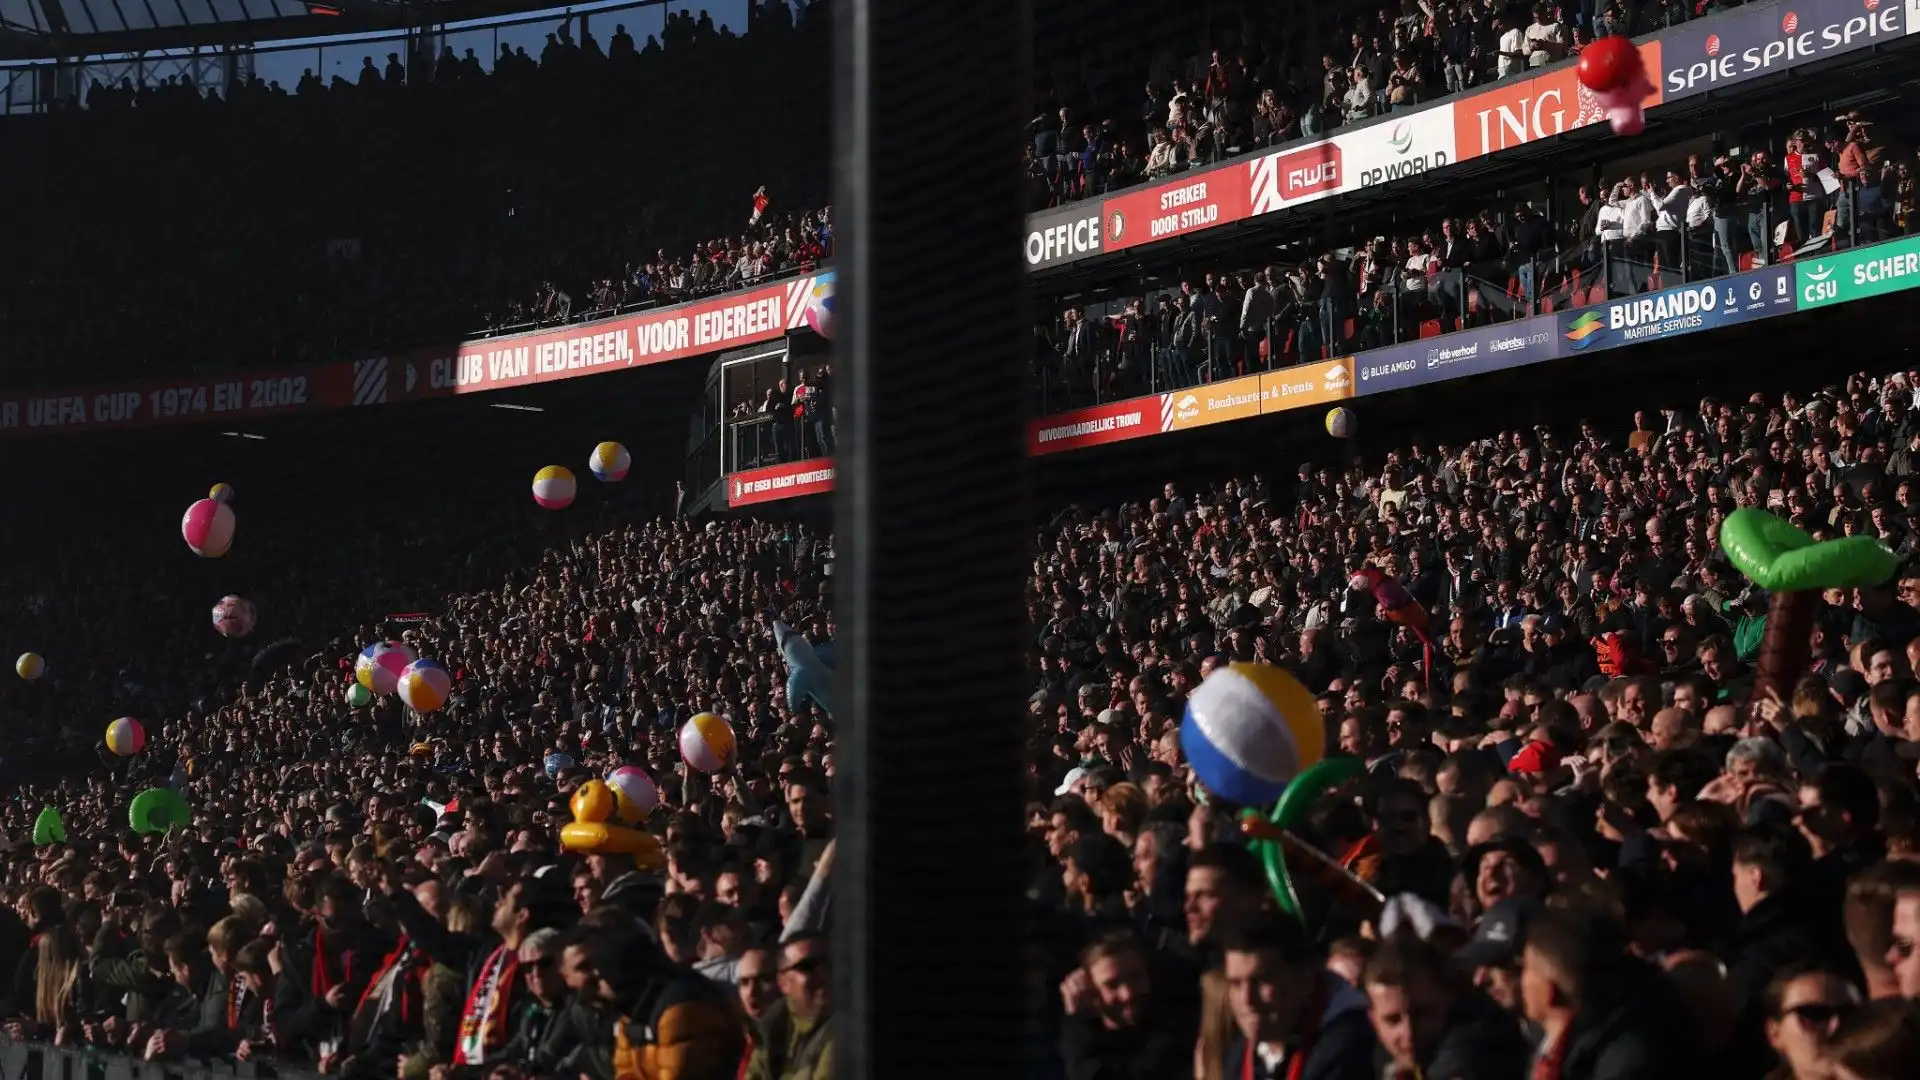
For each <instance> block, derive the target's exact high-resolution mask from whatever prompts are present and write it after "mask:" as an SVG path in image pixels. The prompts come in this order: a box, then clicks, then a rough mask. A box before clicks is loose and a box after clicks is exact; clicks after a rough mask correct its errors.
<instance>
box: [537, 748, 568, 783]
mask: <svg viewBox="0 0 1920 1080" xmlns="http://www.w3.org/2000/svg"><path fill="white" fill-rule="evenodd" d="M542 764H544V765H546V767H547V775H548V776H550V777H551V776H559V775H560V773H561V771H562V770H565V769H571V768H573V756H572V755H570V754H563V753H561V752H560V751H558V750H555V751H554V752H553V753H551V754H548V755H547V759H546V761H545V762H543V763H542Z"/></svg>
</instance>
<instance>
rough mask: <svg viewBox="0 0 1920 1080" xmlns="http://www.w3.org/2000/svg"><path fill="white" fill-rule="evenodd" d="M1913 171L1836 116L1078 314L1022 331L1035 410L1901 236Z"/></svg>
mask: <svg viewBox="0 0 1920 1080" xmlns="http://www.w3.org/2000/svg"><path fill="white" fill-rule="evenodd" d="M1914 169H1915V161H1914V158H1913V154H1912V151H1911V150H1909V149H1905V148H1904V146H1903V144H1902V142H1901V141H1900V140H1898V139H1897V138H1890V137H1889V136H1888V135H1886V134H1883V133H1882V131H1881V125H1880V124H1878V123H1876V122H1875V120H1874V119H1873V118H1872V117H1871V116H1869V115H1867V114H1865V113H1863V112H1861V111H1859V110H1851V111H1849V112H1846V113H1843V114H1841V115H1838V116H1835V117H1832V118H1831V121H1830V122H1827V123H1821V124H1811V125H1805V126H1800V127H1795V128H1792V129H1790V130H1789V131H1788V132H1787V134H1786V137H1785V138H1784V139H1783V140H1782V144H1781V147H1780V149H1779V152H1777V153H1776V152H1775V151H1774V150H1772V149H1770V148H1767V147H1760V148H1754V149H1751V150H1749V151H1747V152H1746V153H1744V154H1743V155H1741V156H1740V157H1738V158H1735V157H1734V156H1731V155H1729V154H1715V155H1709V154H1692V155H1688V156H1687V157H1686V158H1685V159H1684V161H1682V160H1675V161H1674V162H1673V163H1672V164H1671V166H1670V167H1669V168H1667V169H1666V170H1665V171H1657V170H1653V171H1647V172H1643V173H1639V174H1635V175H1626V176H1619V177H1615V178H1607V179H1600V180H1596V181H1595V182H1593V183H1590V184H1582V185H1579V186H1578V187H1577V188H1576V189H1575V190H1574V192H1573V198H1572V199H1570V200H1566V201H1565V204H1564V205H1563V206H1562V207H1560V208H1559V210H1560V212H1559V214H1558V215H1557V217H1558V219H1557V220H1556V218H1555V217H1554V216H1549V213H1548V210H1549V206H1548V205H1547V204H1546V203H1545V201H1544V200H1521V201H1517V202H1515V203H1513V204H1512V205H1511V206H1510V207H1501V208H1496V207H1486V208H1484V209H1481V210H1480V211H1479V212H1478V213H1476V214H1461V215H1458V216H1449V217H1444V218H1441V219H1440V220H1439V221H1438V222H1437V224H1435V225H1433V226H1431V227H1428V228H1425V229H1422V230H1420V231H1419V232H1416V233H1407V234H1403V235H1395V236H1392V237H1388V236H1384V235H1382V236H1375V237H1372V238H1370V239H1363V240H1359V241H1357V242H1355V243H1353V244H1351V245H1349V246H1347V247H1343V248H1338V249H1335V250H1331V251H1326V252H1324V253H1322V254H1320V255H1319V256H1317V257H1315V258H1309V259H1304V260H1302V261H1300V262H1299V263H1296V264H1295V265H1293V266H1290V267H1288V266H1278V265H1269V266H1265V267H1260V268H1254V269H1248V270H1241V271H1238V272H1224V271H1222V272H1205V273H1202V274H1195V275H1192V276H1190V277H1188V278H1186V279H1184V280H1182V281H1181V282H1180V284H1179V286H1178V288H1177V290H1169V291H1165V292H1161V293H1158V294H1155V295H1151V296H1125V297H1124V298H1122V299H1115V300H1110V301H1106V302H1104V303H1102V304H1099V305H1084V304H1083V305H1077V306H1075V307H1073V308H1070V309H1067V310H1064V311H1062V312H1060V313H1059V315H1058V321H1057V322H1053V323H1050V324H1047V325H1043V326H1041V327H1039V328H1037V330H1036V333H1035V352H1034V357H1033V362H1032V384H1033V386H1034V389H1035V393H1036V397H1037V398H1038V401H1037V405H1038V407H1039V408H1040V409H1041V410H1043V411H1052V410H1055V409H1058V408H1063V407H1069V406H1071V405H1074V404H1084V403H1088V402H1093V401H1110V400H1115V399H1118V398H1125V397H1131V396H1134V395H1137V394H1142V393H1148V392H1155V391H1162V390H1169V389H1177V388H1180V387H1187V386H1193V385H1197V384H1201V383H1208V382H1214V381H1218V380H1220V379H1225V378H1232V377H1234V376H1237V375H1244V374H1247V373H1248V372H1252V371H1260V370H1265V369H1267V368H1269V367H1279V366H1285V365H1288V364H1294V363H1309V362H1312V361H1315V360H1318V359H1320V358H1321V357H1322V356H1331V355H1340V354H1342V353H1346V352H1359V351H1364V350H1368V349H1378V348H1384V347H1386V346H1389V345H1392V344H1395V343H1397V342H1402V341H1408V340H1412V339H1414V338H1419V337H1433V336H1437V335H1439V334H1443V333H1449V332H1452V331H1455V330H1461V329H1466V328H1469V327H1474V326H1481V325H1486V324H1490V323H1496V322H1504V321H1508V320H1512V319H1518V318H1524V317H1526V316H1529V315H1533V314H1537V313H1540V312H1544V311H1555V310H1563V309H1566V308H1569V307H1579V306H1583V305H1586V304H1590V303H1599V302H1601V301H1603V300H1605V299H1608V298H1613V297H1621V296H1632V295H1636V294H1639V293H1644V292H1648V291H1650V290H1654V289H1660V288H1665V287H1668V286H1672V285H1676V284H1680V283H1683V282H1687V281H1700V280H1705V279H1708V278H1713V277H1720V276H1723V275H1726V274H1730V273H1735V272H1737V271H1742V270H1747V269H1751V268H1753V267H1756V266H1765V265H1768V264H1770V263H1774V262H1778V261H1782V260H1787V259H1792V258H1794V257H1796V256H1801V255H1808V256H1810V255H1816V254H1825V253H1829V252H1831V251H1833V250H1836V249H1841V248H1847V247H1851V246H1855V245H1860V244H1870V243H1877V242H1879V241H1881V240H1886V239H1890V238H1893V237H1896V236H1909V235H1913V233H1914V232H1916V231H1920V184H1916V182H1915V172H1914ZM1123 295H1124V294H1123Z"/></svg>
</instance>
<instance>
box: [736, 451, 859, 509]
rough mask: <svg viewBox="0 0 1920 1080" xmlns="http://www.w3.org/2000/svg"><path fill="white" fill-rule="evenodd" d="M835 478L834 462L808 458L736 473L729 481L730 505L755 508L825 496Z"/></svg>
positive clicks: (831, 488)
mask: <svg viewBox="0 0 1920 1080" xmlns="http://www.w3.org/2000/svg"><path fill="white" fill-rule="evenodd" d="M833 476H834V471H833V459H832V458H809V459H807V460H806V461H790V462H788V463H786V464H785V465H769V466H767V467H766V468H763V469H748V470H746V471H745V472H737V473H734V474H733V475H732V476H729V477H727V505H728V506H752V505H754V504H755V503H769V502H778V501H780V500H781V499H797V498H800V497H801V496H802V495H822V494H825V493H826V492H829V491H832V490H833Z"/></svg>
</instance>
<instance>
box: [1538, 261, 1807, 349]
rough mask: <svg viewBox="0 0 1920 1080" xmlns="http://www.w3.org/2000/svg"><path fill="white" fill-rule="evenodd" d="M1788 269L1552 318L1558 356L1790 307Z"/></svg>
mask: <svg viewBox="0 0 1920 1080" xmlns="http://www.w3.org/2000/svg"><path fill="white" fill-rule="evenodd" d="M1795 306H1796V305H1795V303H1794V289H1793V267H1791V266H1769V267H1766V268H1765V269H1761V270H1752V271H1749V272H1747V273H1744V274H1736V275H1734V276H1733V277H1727V278H1719V279H1717V280H1714V281H1702V282H1700V283H1698V284H1694V285H1679V286H1675V287H1674V288H1671V289H1661V290H1660V291H1659V292H1651V293H1646V294H1644V295H1641V296H1628V297H1622V298H1621V299H1619V300H1610V301H1608V302H1606V303H1604V304H1595V305H1593V306H1592V307H1584V308H1577V309H1575V310H1573V311H1569V312H1566V313H1564V314H1562V315H1559V316H1557V318H1558V319H1559V320H1560V328H1559V333H1560V340H1561V346H1560V355H1562V356H1577V355H1579V354H1580V353H1585V352H1596V351H1599V350H1602V349H1617V348H1619V347H1621V346H1622V345H1638V344H1641V343H1643V342H1648V341H1659V340H1661V339H1663V338H1671V337H1680V336H1682V335H1685V334H1697V333H1699V332H1700V331H1702V330H1713V329H1717V328H1719V327H1722V326H1732V325H1734V324H1735V323H1743V322H1751V321H1752V320H1754V319H1764V318H1768V317H1769V316H1773V315H1786V314H1788V313H1790V312H1792V311H1793V310H1794V308H1795Z"/></svg>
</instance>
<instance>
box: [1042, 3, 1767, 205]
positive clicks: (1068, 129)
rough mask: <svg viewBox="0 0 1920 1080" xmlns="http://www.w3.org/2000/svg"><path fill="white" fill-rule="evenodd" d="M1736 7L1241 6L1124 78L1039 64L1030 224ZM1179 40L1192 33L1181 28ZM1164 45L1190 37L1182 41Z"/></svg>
mask: <svg viewBox="0 0 1920 1080" xmlns="http://www.w3.org/2000/svg"><path fill="white" fill-rule="evenodd" d="M1736 6H1739V5H1738V4H1736V3H1731V2H1726V0H1664V2H1653V3H1638V4H1636V3H1619V2H1611V3H1605V4H1593V5H1588V4H1578V3H1524V2H1520V3H1509V2H1493V0H1457V2H1452V0H1399V3H1397V4H1395V3H1386V4H1378V3H1373V2H1358V0H1355V2H1341V3H1333V4H1325V5H1311V6H1308V7H1306V8H1304V9H1303V8H1301V7H1299V6H1296V5H1248V6H1247V7H1246V8H1245V9H1244V10H1242V11H1241V12H1240V18H1239V19H1238V21H1237V22H1236V21H1235V20H1233V19H1232V18H1231V17H1230V15H1229V16H1228V17H1225V18H1221V19H1219V20H1218V24H1224V26H1225V27H1226V29H1225V30H1224V31H1222V32H1220V33H1219V34H1218V35H1217V36H1216V38H1215V39H1214V40H1211V41H1207V42H1202V43H1200V44H1201V48H1199V49H1198V50H1197V51H1193V52H1188V53H1183V54H1178V53H1176V54H1169V52H1168V50H1167V49H1166V48H1165V47H1164V45H1163V43H1164V41H1165V40H1166V38H1165V37H1161V36H1158V35H1152V34H1149V35H1144V36H1143V38H1142V41H1141V44H1140V47H1139V51H1141V52H1143V53H1145V54H1146V55H1145V56H1130V57H1129V58H1128V59H1129V60H1131V61H1134V62H1135V63H1134V64H1133V66H1132V67H1130V68H1123V69H1122V70H1125V71H1127V73H1128V74H1129V75H1133V76H1136V77H1137V75H1138V74H1139V73H1141V72H1150V74H1149V75H1148V78H1147V82H1146V89H1145V93H1144V100H1142V101H1141V103H1140V105H1139V106H1138V108H1137V109H1133V110H1132V111H1131V113H1130V112H1129V110H1128V107H1126V106H1123V105H1122V104H1121V103H1122V102H1123V101H1125V100H1126V97H1127V95H1129V94H1131V93H1134V92H1136V90H1135V88H1136V87H1137V86H1138V85H1139V83H1138V82H1134V83H1132V84H1131V85H1126V84H1125V83H1124V82H1123V81H1122V80H1121V79H1119V78H1118V77H1108V75H1107V73H1108V72H1109V71H1112V70H1114V67H1113V65H1112V62H1111V61H1109V60H1108V58H1106V57H1104V56H1101V55H1099V54H1094V55H1092V56H1089V58H1088V59H1087V60H1086V61H1084V62H1083V63H1082V64H1080V65H1079V66H1076V65H1075V64H1074V63H1073V60H1074V59H1075V58H1074V57H1071V56H1068V57H1053V56H1043V57H1042V58H1041V62H1040V70H1041V72H1042V73H1043V75H1044V76H1045V78H1044V79H1043V81H1042V84H1041V85H1040V86H1039V87H1038V88H1037V92H1036V94H1035V99H1036V100H1038V101H1041V102H1046V103H1048V104H1047V106H1046V107H1045V108H1044V109H1043V110H1041V111H1040V113H1039V114H1038V115H1037V116H1036V117H1035V118H1034V119H1033V120H1032V121H1031V122H1030V123H1029V125H1028V134H1029V136H1030V139H1029V145H1028V147H1027V150H1026V161H1025V166H1026V170H1027V175H1028V179H1029V184H1030V193H1029V200H1030V203H1031V204H1032V205H1031V208H1032V209H1035V210H1038V209H1042V208H1044V207H1048V206H1054V205H1058V204H1059V203H1062V202H1069V201H1072V200H1075V199H1083V198H1089V197H1092V196H1097V195H1102V194H1105V193H1108V192H1111V191H1115V190H1118V189H1120V188H1123V187H1127V186H1130V185H1132V184H1136V183H1140V182H1142V181H1148V180H1157V179H1160V178H1162V177H1165V176H1169V175H1172V174H1174V173H1177V172H1179V171H1181V170H1183V169H1188V168H1195V167H1199V166H1203V165H1210V164H1213V163H1214V162H1217V161H1221V160H1223V159H1226V158H1230V157H1233V156H1235V155H1237V154H1241V153H1246V152H1251V151H1253V150H1255V149H1257V148H1260V147H1265V146H1276V145H1279V144H1282V143H1287V142H1292V141H1294V140H1296V139H1308V138H1314V137H1317V136H1321V135H1325V134H1326V133H1328V132H1329V131H1332V130H1333V129H1335V128H1338V127H1340V126H1341V125H1342V124H1352V123H1359V122H1362V121H1365V120H1371V119H1373V118H1374V117H1377V116H1383V115H1386V114H1388V113H1391V112H1395V111H1399V110H1405V109H1411V108H1415V107H1417V106H1420V105H1423V104H1426V103H1429V102H1432V101H1434V100H1437V99H1439V98H1442V97H1446V96H1449V95H1452V94H1457V93H1462V92H1465V91H1467V90H1470V89H1472V88H1474V87H1481V86H1486V85H1489V84H1491V83H1494V82H1497V81H1499V80H1501V79H1506V78H1512V77H1518V76H1521V75H1524V74H1526V73H1527V72H1528V71H1531V70H1533V69H1535V68H1541V67H1545V66H1547V65H1549V64H1554V63H1558V62H1559V61H1562V60H1565V59H1568V58H1569V57H1575V56H1578V55H1579V53H1580V50H1581V49H1582V48H1584V47H1585V46H1586V45H1587V44H1589V43H1591V42H1592V41H1593V40H1594V39H1595V38H1596V37H1604V36H1608V35H1613V34H1627V35H1630V36H1635V37H1638V36H1641V35H1644V34H1649V33H1653V32H1654V31H1657V30H1660V29H1663V28H1666V27H1669V26H1674V25H1678V24H1679V23H1682V22H1685V21H1687V20H1689V19H1693V18H1699V17H1703V16H1706V15H1710V14H1714V13H1716V12H1719V11H1722V10H1725V9H1727V8H1731V7H1736ZM1181 29H1183V30H1187V31H1188V32H1189V33H1190V32H1191V28H1190V27H1182V28H1181ZM1169 36H1171V37H1172V38H1173V40H1176V41H1179V40H1182V39H1183V38H1184V37H1185V35H1184V34H1180V33H1178V32H1177V31H1176V32H1174V33H1173V34H1170V35H1169Z"/></svg>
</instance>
